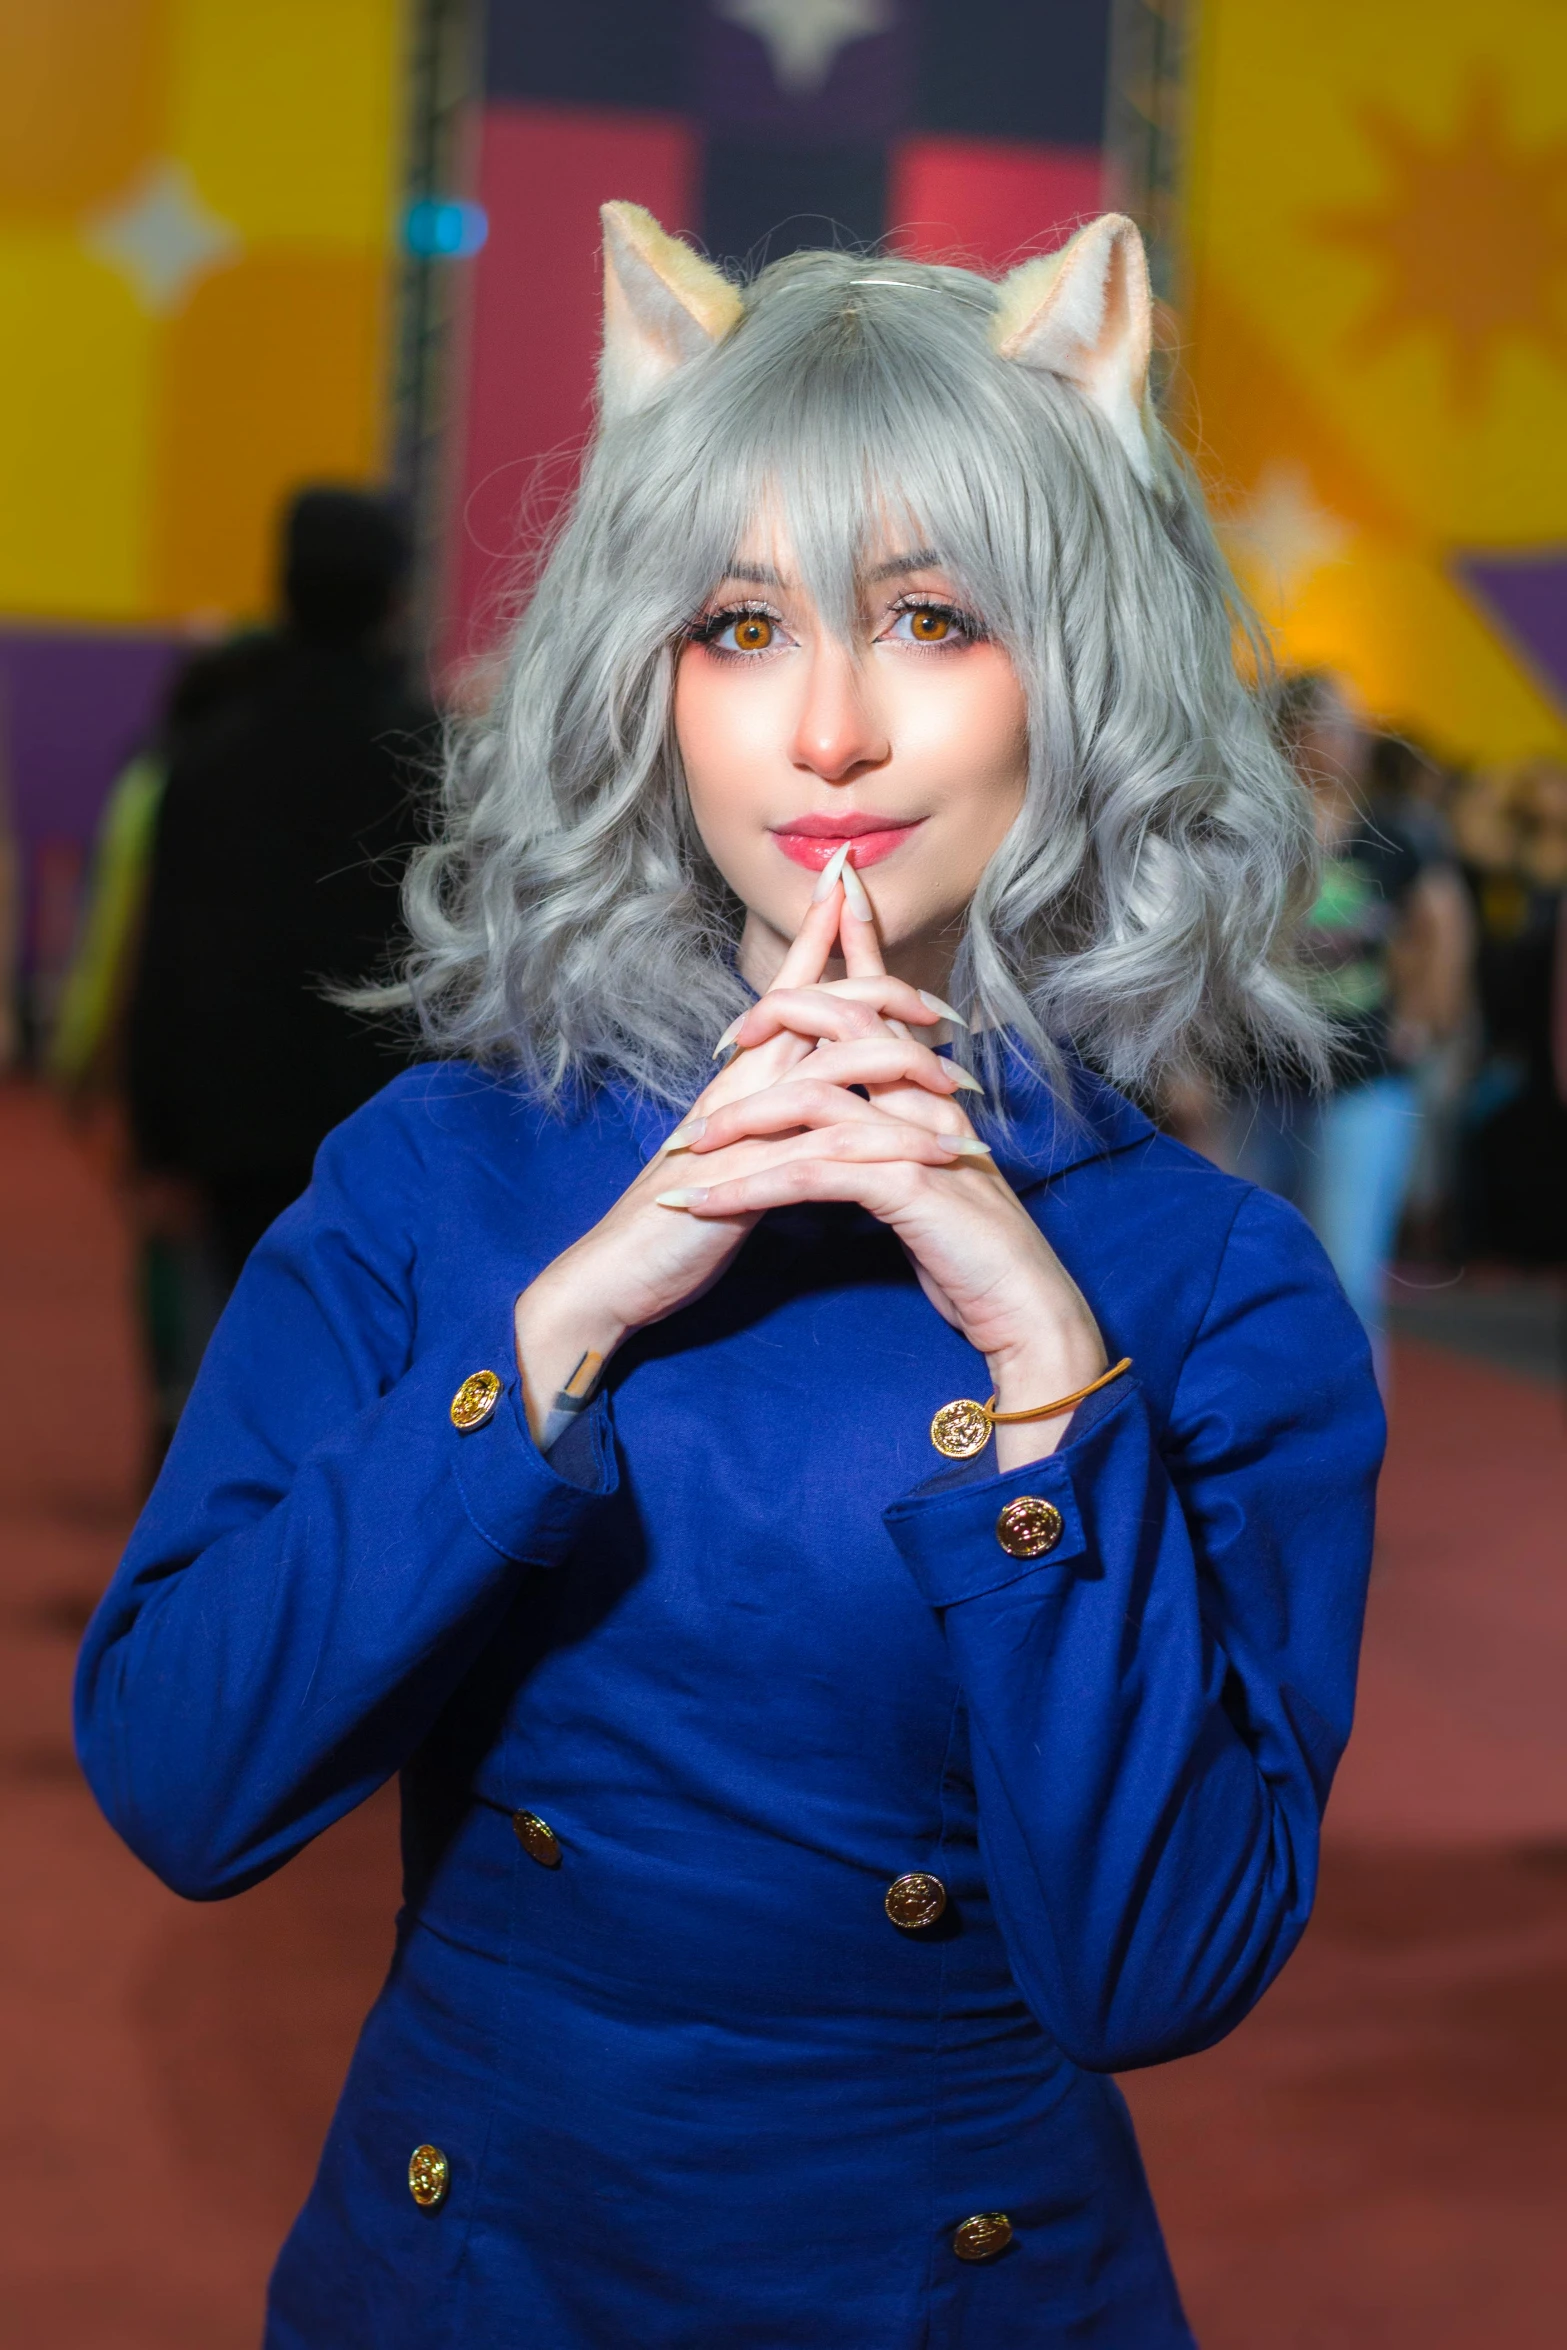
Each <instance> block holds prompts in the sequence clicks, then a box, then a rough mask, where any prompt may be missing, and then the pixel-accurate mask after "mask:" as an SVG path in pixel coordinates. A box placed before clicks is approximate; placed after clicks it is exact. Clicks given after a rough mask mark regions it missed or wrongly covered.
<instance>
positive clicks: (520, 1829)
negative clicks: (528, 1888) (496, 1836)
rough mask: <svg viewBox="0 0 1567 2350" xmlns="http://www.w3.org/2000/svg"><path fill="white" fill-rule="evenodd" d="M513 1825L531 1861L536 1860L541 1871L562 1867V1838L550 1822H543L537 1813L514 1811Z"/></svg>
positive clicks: (512, 1816)
mask: <svg viewBox="0 0 1567 2350" xmlns="http://www.w3.org/2000/svg"><path fill="white" fill-rule="evenodd" d="M511 1824H512V1826H513V1827H514V1828H515V1829H516V1831H517V1842H518V1843H519V1844H520V1845H521V1846H522V1849H523V1851H524V1852H525V1853H526V1854H527V1856H528V1858H529V1859H530V1860H536V1861H537V1862H538V1864H539V1866H540V1868H541V1869H558V1868H559V1867H560V1838H559V1837H558V1836H557V1835H556V1833H555V1831H554V1829H553V1828H552V1827H551V1826H550V1824H549V1822H548V1820H541V1819H540V1817H539V1815H538V1813H537V1812H536V1811H514V1812H513V1813H512V1815H511Z"/></svg>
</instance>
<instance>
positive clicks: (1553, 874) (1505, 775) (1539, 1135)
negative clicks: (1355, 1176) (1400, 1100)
mask: <svg viewBox="0 0 1567 2350" xmlns="http://www.w3.org/2000/svg"><path fill="white" fill-rule="evenodd" d="M1454 831H1455V836H1456V841H1457V848H1458V853H1459V856H1460V858H1461V859H1462V867H1463V874H1464V879H1465V881H1466V882H1467V884H1468V888H1469V892H1470V896H1471V900H1472V903H1473V906H1474V909H1475V922H1476V926H1477V930H1478V938H1479V945H1478V954H1477V958H1476V981H1477V989H1476V992H1477V997H1478V1007H1479V1028H1480V1044H1479V1065H1478V1068H1477V1069H1476V1072H1475V1076H1474V1081H1473V1084H1472V1085H1471V1087H1470V1089H1469V1092H1468V1095H1467V1097H1466V1100H1465V1103H1464V1126H1463V1138H1462V1154H1461V1162H1460V1230H1461V1242H1462V1246H1463V1249H1464V1251H1465V1253H1466V1254H1468V1255H1471V1256H1483V1257H1490V1258H1494V1259H1499V1260H1501V1261H1502V1262H1504V1263H1507V1264H1512V1265H1520V1266H1525V1267H1531V1268H1545V1267H1548V1266H1559V1265H1561V1264H1562V1263H1563V1261H1564V1260H1567V1106H1564V1103H1563V1098H1562V1091H1561V1086H1560V1083H1559V1063H1558V1040H1557V1036H1556V1024H1557V1005H1558V988H1559V984H1560V981H1559V971H1558V958H1559V956H1560V954H1561V931H1562V919H1563V914H1562V909H1563V903H1564V892H1567V768H1564V767H1562V766H1561V765H1560V764H1558V763H1557V762H1555V761H1551V760H1545V759H1538V760H1531V761H1528V762H1526V763H1525V764H1524V765H1522V766H1520V767H1516V768H1511V769H1506V768H1504V769H1500V770H1490V771H1487V772H1483V773H1481V774H1479V775H1476V776H1475V777H1473V778H1472V779H1471V780H1470V782H1469V783H1468V784H1467V785H1466V787H1465V789H1464V790H1463V791H1462V792H1461V793H1460V794H1459V796H1458V799H1457V801H1456V803H1455V807H1454Z"/></svg>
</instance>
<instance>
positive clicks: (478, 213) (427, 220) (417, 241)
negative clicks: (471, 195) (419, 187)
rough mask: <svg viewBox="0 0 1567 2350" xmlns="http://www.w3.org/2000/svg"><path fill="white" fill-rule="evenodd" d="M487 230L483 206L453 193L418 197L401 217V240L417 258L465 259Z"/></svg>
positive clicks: (482, 240) (433, 259)
mask: <svg viewBox="0 0 1567 2350" xmlns="http://www.w3.org/2000/svg"><path fill="white" fill-rule="evenodd" d="M489 233H490V223H489V219H488V216H487V215H486V213H485V209H484V206H483V205H482V204H465V203H463V202H462V201H461V199H460V198H458V197H456V196H421V197H420V198H419V200H418V202H417V203H416V204H410V205H409V207H408V210H407V212H406V213H405V214H404V216H403V243H404V244H405V245H406V247H407V248H408V251H409V252H410V253H412V254H413V255H414V256H415V257H416V259H418V260H420V261H466V260H467V259H468V257H469V256H470V254H474V253H477V252H478V250H479V248H480V246H481V245H482V244H483V243H484V240H485V238H486V237H487V236H488V235H489Z"/></svg>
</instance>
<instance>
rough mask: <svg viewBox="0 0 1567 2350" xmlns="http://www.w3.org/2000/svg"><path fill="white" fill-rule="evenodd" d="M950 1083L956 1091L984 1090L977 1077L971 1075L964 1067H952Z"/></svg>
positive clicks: (976, 1091) (975, 1091)
mask: <svg viewBox="0 0 1567 2350" xmlns="http://www.w3.org/2000/svg"><path fill="white" fill-rule="evenodd" d="M952 1083H953V1086H954V1089H955V1090H956V1091H957V1092H958V1093H983V1092H984V1090H985V1088H984V1087H983V1086H982V1085H981V1084H980V1082H979V1079H978V1078H977V1077H971V1076H970V1075H969V1073H968V1071H967V1070H966V1069H954V1070H953V1072H952Z"/></svg>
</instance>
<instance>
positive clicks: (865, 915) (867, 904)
mask: <svg viewBox="0 0 1567 2350" xmlns="http://www.w3.org/2000/svg"><path fill="white" fill-rule="evenodd" d="M844 853H845V856H847V854H848V849H847V844H845V850H844ZM843 896H844V903H845V904H846V905H847V907H848V909H849V912H850V913H851V914H852V915H853V916H854V919H855V921H856V922H873V921H874V920H875V916H874V915H873V914H872V912H871V901H870V899H869V898H868V897H867V896H866V894H865V884H864V882H863V881H862V880H861V879H860V877H859V875H858V874H857V873H856V872H855V870H854V867H853V866H852V865H849V864H845V866H844V868H843Z"/></svg>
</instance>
